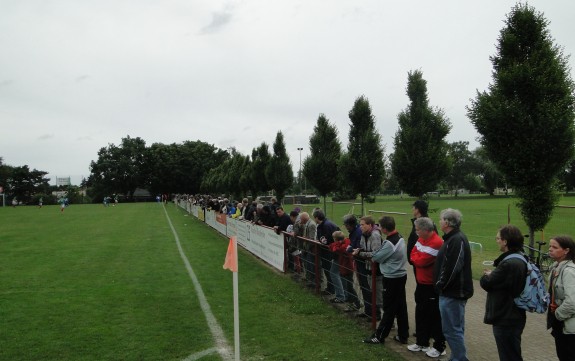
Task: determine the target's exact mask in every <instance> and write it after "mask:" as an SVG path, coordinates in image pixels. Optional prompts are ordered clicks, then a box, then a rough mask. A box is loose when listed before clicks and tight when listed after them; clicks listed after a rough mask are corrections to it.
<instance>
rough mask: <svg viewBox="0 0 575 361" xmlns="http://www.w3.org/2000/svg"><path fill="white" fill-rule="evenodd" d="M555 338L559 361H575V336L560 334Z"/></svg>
mask: <svg viewBox="0 0 575 361" xmlns="http://www.w3.org/2000/svg"><path fill="white" fill-rule="evenodd" d="M554 337H555V350H556V351H557V357H558V358H559V361H575V334H571V335H565V334H563V333H559V334H557V335H555V336H554Z"/></svg>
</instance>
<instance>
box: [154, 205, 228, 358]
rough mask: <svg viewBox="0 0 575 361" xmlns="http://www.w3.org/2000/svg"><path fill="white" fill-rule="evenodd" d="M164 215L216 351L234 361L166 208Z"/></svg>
mask: <svg viewBox="0 0 575 361" xmlns="http://www.w3.org/2000/svg"><path fill="white" fill-rule="evenodd" d="M164 213H165V214H166V218H167V219H168V224H169V225H170V228H171V229H172V233H173V234H174V238H175V239H176V245H177V246H178V250H179V251H180V257H182V260H183V261H184V264H185V265H186V269H187V270H188V274H189V275H190V278H191V279H192V283H193V284H194V287H195V288H196V293H197V295H198V299H199V301H200V307H201V308H202V311H204V315H205V316H206V321H207V323H208V327H209V328H210V331H211V332H212V336H213V338H214V341H215V342H216V347H215V349H216V350H217V352H218V353H219V354H220V356H221V357H222V358H223V359H224V360H233V352H232V349H231V348H230V346H229V345H228V341H227V340H226V337H225V336H224V331H223V330H222V328H221V327H220V325H219V324H218V321H217V320H216V318H215V317H214V314H213V313H212V310H211V308H210V304H209V303H208V300H207V299H206V296H205V295H204V291H203V290H202V286H201V285H200V282H199V281H198V278H197V277H196V274H195V273H194V270H193V269H192V266H191V265H190V262H189V261H188V258H187V257H186V255H185V254H184V250H183V249H182V245H181V244H180V238H179V237H178V234H177V233H176V230H175V228H174V226H173V225H172V221H171V220H170V216H169V215H168V212H167V211H166V207H164ZM190 357H191V356H190ZM186 360H188V359H187V358H186Z"/></svg>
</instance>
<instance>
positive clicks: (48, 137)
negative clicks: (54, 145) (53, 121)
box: [38, 134, 54, 140]
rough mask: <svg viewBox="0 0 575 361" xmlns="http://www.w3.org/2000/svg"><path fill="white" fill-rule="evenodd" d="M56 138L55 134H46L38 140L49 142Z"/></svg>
mask: <svg viewBox="0 0 575 361" xmlns="http://www.w3.org/2000/svg"><path fill="white" fill-rule="evenodd" d="M52 138H54V134H44V135H41V136H39V137H38V140H48V139H52Z"/></svg>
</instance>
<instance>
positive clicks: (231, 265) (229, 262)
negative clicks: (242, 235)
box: [224, 237, 238, 272]
mask: <svg viewBox="0 0 575 361" xmlns="http://www.w3.org/2000/svg"><path fill="white" fill-rule="evenodd" d="M224 269H229V270H230V271H232V272H237V271H238V252H237V250H236V237H232V238H230V244H229V245H228V252H227V253H226V260H225V261H224Z"/></svg>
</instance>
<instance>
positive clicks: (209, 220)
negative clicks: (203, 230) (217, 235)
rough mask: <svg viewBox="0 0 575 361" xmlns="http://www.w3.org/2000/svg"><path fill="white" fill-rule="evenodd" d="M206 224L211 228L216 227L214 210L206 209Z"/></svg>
mask: <svg viewBox="0 0 575 361" xmlns="http://www.w3.org/2000/svg"><path fill="white" fill-rule="evenodd" d="M206 224H207V225H208V226H210V227H212V228H216V212H214V211H208V210H207V209H206Z"/></svg>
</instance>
